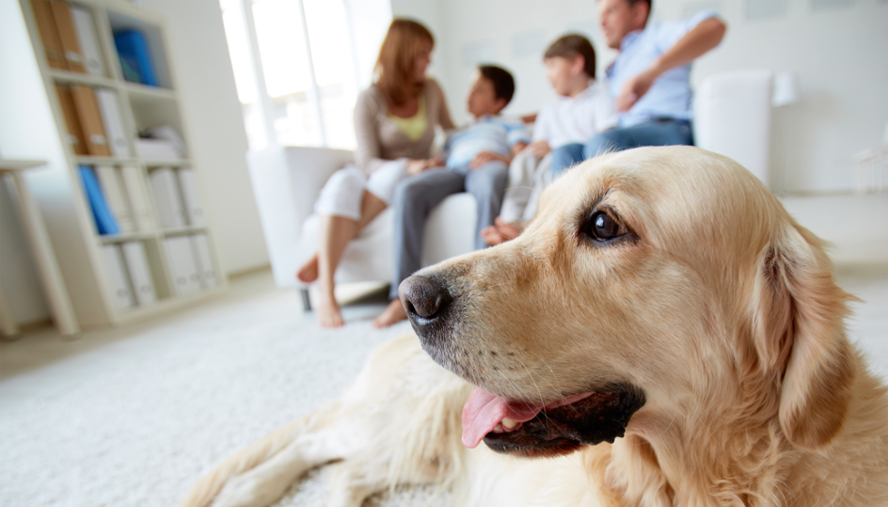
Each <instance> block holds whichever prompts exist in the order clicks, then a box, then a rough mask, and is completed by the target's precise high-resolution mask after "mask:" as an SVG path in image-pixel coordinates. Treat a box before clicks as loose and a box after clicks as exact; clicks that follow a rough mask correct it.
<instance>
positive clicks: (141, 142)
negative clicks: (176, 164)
mask: <svg viewBox="0 0 888 507" xmlns="http://www.w3.org/2000/svg"><path fill="white" fill-rule="evenodd" d="M136 153H137V154H138V155H139V157H140V158H141V159H142V160H162V161H165V162H173V161H176V160H181V159H182V155H181V153H180V152H179V150H177V149H176V146H175V145H174V144H173V143H172V142H170V141H168V140H166V139H152V138H150V137H140V138H139V139H136Z"/></svg>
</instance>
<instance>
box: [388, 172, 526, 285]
mask: <svg viewBox="0 0 888 507" xmlns="http://www.w3.org/2000/svg"><path fill="white" fill-rule="evenodd" d="M508 176H509V168H508V166H506V164H505V163H503V162H489V163H487V164H485V165H483V166H481V167H479V168H478V169H475V170H470V169H469V167H468V166H463V167H459V168H456V169H447V168H443V167H436V168H434V169H429V170H427V171H425V172H423V173H421V174H419V175H418V176H415V177H413V178H407V179H406V180H404V181H402V182H400V183H398V186H397V188H396V189H395V200H394V203H393V204H392V205H393V206H394V207H395V231H394V240H395V279H394V280H392V288H391V291H390V292H389V296H390V297H391V298H392V299H395V298H397V297H398V285H400V284H401V282H402V281H403V280H404V279H405V278H407V277H408V276H410V275H412V274H413V273H414V272H415V271H418V270H419V268H421V267H422V236H423V233H424V232H425V223H426V219H427V218H428V216H429V213H431V212H432V210H433V209H435V206H437V205H439V204H441V201H443V200H444V198H446V197H447V196H448V195H451V194H456V193H459V192H468V193H470V194H472V195H473V196H475V201H476V202H477V203H478V221H477V222H476V224H475V249H476V250H480V249H482V248H485V247H486V246H487V244H486V243H485V242H484V239H483V238H481V229H483V228H484V227H487V226H488V225H493V219H494V218H496V216H497V214H498V213H499V210H500V206H501V205H502V202H503V193H504V192H505V190H506V180H507V179H508Z"/></svg>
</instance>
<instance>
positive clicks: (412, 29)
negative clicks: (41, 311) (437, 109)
mask: <svg viewBox="0 0 888 507" xmlns="http://www.w3.org/2000/svg"><path fill="white" fill-rule="evenodd" d="M425 44H431V45H432V46H434V44H435V38H434V37H432V33H431V32H429V30H428V28H426V27H424V26H422V25H421V24H420V23H417V22H416V21H412V20H409V19H399V18H396V19H394V20H393V21H392V24H391V25H389V29H388V33H386V34H385V39H384V40H383V41H382V47H381V48H379V57H378V58H377V59H376V69H375V70H376V72H375V73H376V85H377V86H379V89H380V91H382V93H383V95H385V96H386V97H387V98H388V99H389V100H390V101H392V102H393V103H394V104H395V105H401V104H403V103H404V102H406V101H407V100H408V99H409V98H411V97H417V96H419V94H420V93H421V92H422V89H423V86H424V84H425V83H424V82H422V81H419V82H417V81H416V79H415V78H414V75H413V73H414V70H413V69H414V65H415V64H414V61H415V60H416V56H417V55H418V54H419V53H420V51H422V49H423V46H424V45H425Z"/></svg>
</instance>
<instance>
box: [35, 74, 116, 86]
mask: <svg viewBox="0 0 888 507" xmlns="http://www.w3.org/2000/svg"><path fill="white" fill-rule="evenodd" d="M49 75H50V77H52V79H53V80H54V81H56V82H58V83H70V84H80V85H87V86H102V87H105V88H114V89H116V88H117V82H116V81H114V80H112V79H110V78H107V77H103V76H93V75H91V74H81V73H79V72H68V71H64V70H51V71H49Z"/></svg>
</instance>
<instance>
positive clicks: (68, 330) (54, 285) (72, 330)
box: [4, 172, 80, 338]
mask: <svg viewBox="0 0 888 507" xmlns="http://www.w3.org/2000/svg"><path fill="white" fill-rule="evenodd" d="M12 177H13V179H14V180H15V186H16V189H17V190H18V202H19V207H20V209H21V213H22V221H23V222H24V225H25V236H27V238H28V243H29V244H30V246H31V252H33V254H34V258H35V259H36V261H37V270H38V271H39V273H40V281H41V282H42V283H43V290H44V291H45V292H46V297H47V299H48V300H49V301H48V302H49V306H50V309H51V311H52V317H53V320H54V321H55V324H56V326H57V327H58V330H59V332H60V333H61V334H62V335H63V336H66V337H68V338H71V337H72V336H71V335H78V334H80V326H79V325H78V323H77V316H76V315H75V314H74V307H72V306H71V300H70V299H69V298H68V290H67V288H66V287H65V282H64V280H63V279H62V272H61V270H60V269H59V265H58V262H57V261H56V258H55V254H53V250H52V244H51V243H50V241H49V234H48V233H47V232H46V225H45V224H44V222H43V217H42V215H41V214H40V207H39V205H38V204H37V200H36V199H35V198H34V196H33V195H32V194H31V192H30V191H28V183H27V181H26V180H25V176H24V174H21V173H19V172H16V173H13V175H12ZM4 321H5V319H4Z"/></svg>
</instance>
